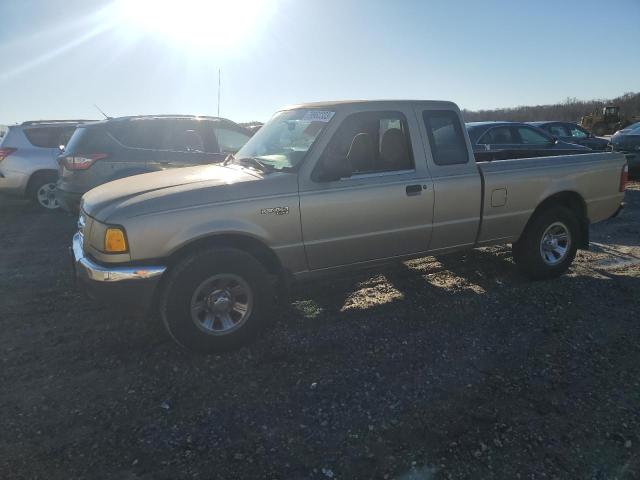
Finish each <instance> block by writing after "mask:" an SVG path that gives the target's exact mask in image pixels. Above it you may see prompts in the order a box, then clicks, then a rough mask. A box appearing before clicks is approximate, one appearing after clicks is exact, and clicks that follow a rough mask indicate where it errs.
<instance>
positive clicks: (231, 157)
mask: <svg viewBox="0 0 640 480" xmlns="http://www.w3.org/2000/svg"><path fill="white" fill-rule="evenodd" d="M235 159H236V157H235V156H234V155H233V153H230V154H229V155H227V158H225V159H224V160H223V161H222V163H221V165H222V166H223V167H226V166H227V165H229V164H230V163H231V162H233V161H234V160H235Z"/></svg>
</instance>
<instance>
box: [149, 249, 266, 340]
mask: <svg viewBox="0 0 640 480" xmlns="http://www.w3.org/2000/svg"><path fill="white" fill-rule="evenodd" d="M273 304H274V295H273V286H272V284H271V279H270V277H269V275H268V274H267V272H266V270H265V268H264V267H263V265H262V264H261V263H260V262H259V261H258V260H256V259H255V258H254V257H252V256H251V255H249V254H247V253H245V252H243V251H240V250H236V249H231V248H211V249H208V250H206V251H204V252H202V253H196V254H193V255H191V256H189V257H187V258H185V259H184V260H183V261H181V262H180V263H179V264H178V265H176V267H175V268H173V269H172V271H171V272H170V273H169V277H168V278H167V282H166V284H165V286H164V289H163V292H162V295H161V298H160V305H159V306H160V316H161V318H162V321H163V323H164V326H165V328H166V329H167V331H168V332H169V334H170V335H171V337H173V339H174V340H175V341H176V342H177V343H179V344H180V345H182V346H184V347H187V348H189V349H192V350H197V351H201V352H220V351H224V350H229V349H233V348H237V347H239V346H241V345H243V344H245V343H246V342H248V341H249V340H250V339H251V338H253V337H254V336H255V335H256V334H257V333H258V332H259V331H260V329H262V328H263V327H264V326H265V325H266V324H267V322H268V320H269V313H270V310H271V307H272V305H273Z"/></svg>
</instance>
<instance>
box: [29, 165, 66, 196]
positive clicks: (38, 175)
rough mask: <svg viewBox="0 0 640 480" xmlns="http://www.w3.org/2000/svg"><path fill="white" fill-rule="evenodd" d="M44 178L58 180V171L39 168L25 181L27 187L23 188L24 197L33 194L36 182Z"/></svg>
mask: <svg viewBox="0 0 640 480" xmlns="http://www.w3.org/2000/svg"><path fill="white" fill-rule="evenodd" d="M46 176H52V177H53V176H55V177H56V179H57V178H58V171H57V170H54V169H51V168H41V169H39V170H36V171H34V172H33V173H32V174H31V175H29V180H28V181H27V186H26V188H25V191H24V193H25V195H31V194H32V193H33V188H34V186H35V184H36V182H37V181H38V180H39V179H40V178H42V177H46Z"/></svg>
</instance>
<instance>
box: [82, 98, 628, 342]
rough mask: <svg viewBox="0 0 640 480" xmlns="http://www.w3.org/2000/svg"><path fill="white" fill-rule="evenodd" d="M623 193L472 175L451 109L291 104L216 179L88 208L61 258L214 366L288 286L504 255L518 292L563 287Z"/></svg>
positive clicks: (618, 181) (179, 183)
mask: <svg viewBox="0 0 640 480" xmlns="http://www.w3.org/2000/svg"><path fill="white" fill-rule="evenodd" d="M626 179H627V164H626V160H625V157H624V155H623V154H621V153H592V154H591V153H587V154H581V155H566V156H549V157H542V158H517V159H505V160H495V161H488V162H479V163H476V161H475V159H474V155H473V149H472V146H471V144H470V141H469V137H468V135H467V131H466V129H465V126H464V123H463V121H462V118H461V115H460V110H459V109H458V107H457V106H456V105H455V104H454V103H450V102H442V101H350V102H329V103H313V104H303V105H296V106H291V107H287V108H285V109H283V110H280V111H278V112H277V113H276V114H275V115H274V116H273V117H272V118H271V120H269V122H267V123H266V124H265V125H264V126H263V127H262V128H261V129H260V130H259V131H258V132H257V133H256V134H255V135H254V136H253V137H252V138H251V139H250V140H249V141H248V142H247V143H246V145H245V146H244V147H242V148H241V149H240V150H239V151H238V152H237V153H236V154H235V156H229V157H227V159H226V160H225V161H224V162H223V163H221V164H217V165H208V166H198V167H188V168H182V169H177V170H170V171H163V172H155V173H149V174H145V175H141V176H136V177H133V178H125V179H121V180H116V181H114V182H111V183H107V184H104V185H101V186H99V187H97V188H95V189H93V190H91V191H89V192H87V193H86V194H85V195H84V197H83V199H82V205H81V211H80V218H79V221H78V227H79V230H78V232H77V233H76V235H75V236H74V238H73V245H72V252H73V257H74V265H75V271H76V275H77V277H78V278H79V279H80V281H81V283H82V285H84V286H85V287H86V289H87V290H88V291H89V293H90V294H92V295H93V296H97V297H102V298H108V299H111V301H113V302H125V303H126V304H128V305H130V306H131V308H142V309H144V310H149V309H151V310H152V311H154V312H157V313H158V314H159V317H160V318H161V320H162V322H163V323H164V326H165V327H166V329H167V331H168V332H169V334H170V335H171V336H172V337H173V338H174V339H175V340H176V341H177V342H178V343H179V344H181V345H183V346H186V347H188V348H191V349H195V350H199V351H205V352H216V351H221V350H226V349H230V348H235V347H237V346H239V345H241V344H243V343H245V342H246V341H247V340H248V339H249V338H251V337H252V336H254V335H255V334H256V332H258V331H260V329H261V328H263V327H264V326H265V325H268V322H269V320H270V319H271V318H273V317H274V310H273V306H274V304H275V303H276V302H275V299H276V298H277V297H279V296H281V295H282V293H283V292H286V289H287V286H288V285H291V283H292V282H300V281H305V280H310V279H313V278H316V277H319V276H324V275H329V274H339V273H341V272H342V273H344V272H345V271H348V270H353V269H356V268H363V267H374V266H377V265H379V264H381V263H385V262H393V261H398V260H404V259H409V258H412V257H422V256H428V255H435V254H444V253H447V252H453V251H458V250H463V249H471V248H476V247H482V246H486V245H493V244H503V243H508V244H511V245H512V250H513V258H514V261H515V263H516V264H517V265H518V267H519V268H520V269H521V271H522V272H523V274H524V275H526V276H528V277H529V278H531V279H535V280H542V279H550V278H553V277H556V276H558V275H561V274H562V273H563V272H565V271H566V270H567V268H568V267H569V266H570V265H571V263H572V261H573V259H574V257H575V255H576V250H577V249H579V248H588V246H589V225H590V224H592V223H596V222H600V221H602V220H606V219H607V218H609V217H611V216H614V215H616V214H617V213H618V211H619V210H620V208H621V207H622V202H623V199H624V190H625V184H626Z"/></svg>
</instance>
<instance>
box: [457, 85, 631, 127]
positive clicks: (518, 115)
mask: <svg viewBox="0 0 640 480" xmlns="http://www.w3.org/2000/svg"><path fill="white" fill-rule="evenodd" d="M605 105H617V106H618V107H620V114H621V116H623V117H633V116H636V115H640V93H633V92H629V93H625V94H624V95H621V96H619V97H616V98H613V99H610V100H605V99H599V100H578V99H577V98H567V99H566V100H565V101H564V102H562V103H556V104H553V105H534V106H519V107H513V108H497V109H495V110H477V111H472V110H466V109H464V110H462V115H463V117H464V120H465V121H466V122H477V121H485V120H504V121H510V122H535V121H538V120H558V121H564V122H577V121H579V120H580V117H582V116H583V115H587V114H589V113H593V112H602V107H604V106H605Z"/></svg>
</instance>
